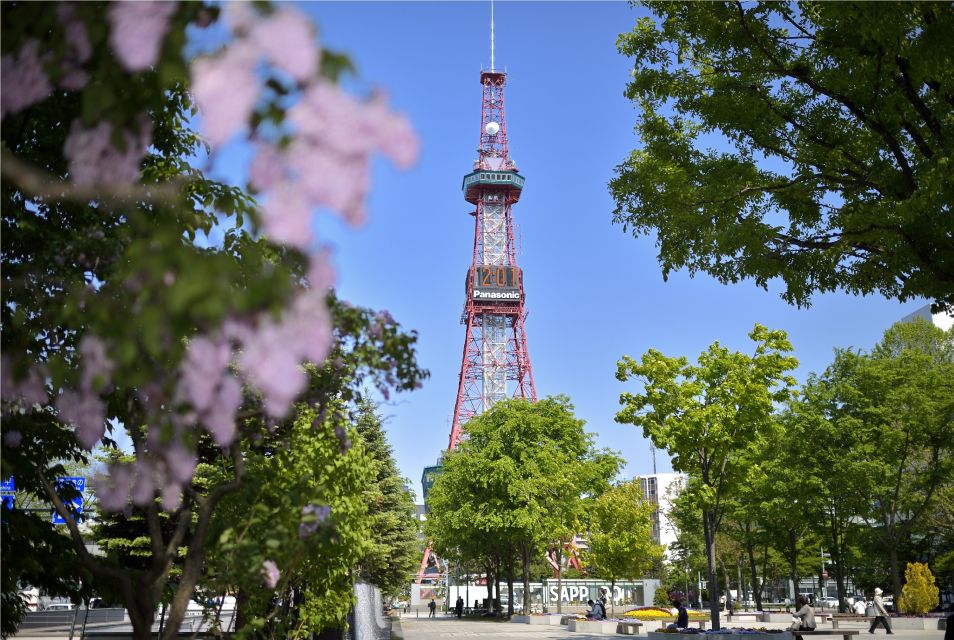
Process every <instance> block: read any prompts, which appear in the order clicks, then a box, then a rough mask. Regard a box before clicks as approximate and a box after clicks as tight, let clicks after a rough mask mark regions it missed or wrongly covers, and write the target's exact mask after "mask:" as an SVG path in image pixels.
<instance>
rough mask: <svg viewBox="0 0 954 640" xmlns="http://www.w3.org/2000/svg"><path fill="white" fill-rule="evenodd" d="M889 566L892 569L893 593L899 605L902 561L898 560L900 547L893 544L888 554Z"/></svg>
mask: <svg viewBox="0 0 954 640" xmlns="http://www.w3.org/2000/svg"><path fill="white" fill-rule="evenodd" d="M888 566H889V567H890V569H891V595H893V596H894V598H895V603H896V606H897V602H898V599H899V598H900V597H901V563H900V562H899V561H898V547H897V546H896V545H892V546H891V549H890V553H889V554H888Z"/></svg>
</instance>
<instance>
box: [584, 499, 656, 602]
mask: <svg viewBox="0 0 954 640" xmlns="http://www.w3.org/2000/svg"><path fill="white" fill-rule="evenodd" d="M654 509H655V507H654V506H653V504H652V503H650V502H648V501H646V500H644V499H643V494H642V491H641V490H640V488H639V482H638V481H633V482H625V483H623V484H620V485H617V486H615V487H613V488H611V489H610V490H609V491H607V492H606V493H604V494H603V495H601V496H600V497H598V498H597V499H596V500H595V501H594V503H593V506H592V508H591V509H590V517H589V525H590V531H589V534H590V535H589V538H590V540H589V544H590V550H589V552H588V554H587V558H588V561H589V563H590V565H591V566H592V567H593V568H594V569H596V570H597V571H598V572H599V574H600V576H602V577H603V578H609V581H610V600H611V605H610V606H611V610H612V614H613V615H614V616H615V615H616V597H615V596H616V581H617V580H627V579H628V580H635V579H637V578H640V577H642V575H643V574H644V573H645V572H647V571H649V569H651V568H652V566H653V563H654V562H655V561H656V560H657V559H658V558H660V557H661V556H662V552H663V548H662V547H661V546H660V545H658V544H656V543H654V542H653V536H652V531H653V525H652V517H653V510H654Z"/></svg>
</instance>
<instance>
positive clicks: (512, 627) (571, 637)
mask: <svg viewBox="0 0 954 640" xmlns="http://www.w3.org/2000/svg"><path fill="white" fill-rule="evenodd" d="M842 624H843V626H844V627H845V628H853V629H858V630H859V631H860V632H861V633H859V634H858V635H857V636H854V637H855V638H856V639H857V640H864V639H865V638H872V640H874V639H876V638H877V640H887V638H885V637H884V636H885V633H884V630H882V629H879V630H878V631H876V632H875V635H873V636H872V635H869V634H868V628H867V626H866V625H851V626H849V624H850V623H842ZM397 626H398V625H395V627H397ZM733 626H735V625H733ZM738 626H754V625H750V624H746V623H739V625H738ZM758 626H760V627H762V626H765V627H770V628H779V629H781V628H783V627H784V626H785V625H784V624H780V623H774V624H773V623H759V624H758ZM394 631H395V632H396V633H394V634H393V635H392V638H394V639H395V640H398V633H400V634H401V637H402V638H403V640H443V639H444V638H480V637H483V638H501V639H507V640H621V639H622V638H623V637H631V636H618V635H595V634H585V633H571V632H570V631H567V628H566V627H551V626H547V625H529V624H512V623H510V622H496V621H492V620H473V619H466V618H465V619H463V620H458V619H457V618H451V617H438V618H434V619H428V618H413V617H404V618H401V620H400V631H397V629H395V630H394ZM640 637H642V638H643V640H645V638H646V634H645V633H643V634H640V635H639V636H634V638H636V639H638V638H640ZM701 637H702V638H703V639H704V638H705V636H701ZM710 637H711V636H710ZM822 637H823V638H826V639H827V640H841V636H822ZM943 637H944V632H943V631H910V630H904V629H896V630H895V632H894V638H893V639H892V640H940V639H941V638H943Z"/></svg>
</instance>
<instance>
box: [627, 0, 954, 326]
mask: <svg viewBox="0 0 954 640" xmlns="http://www.w3.org/2000/svg"><path fill="white" fill-rule="evenodd" d="M646 5H647V6H648V7H649V9H650V11H652V13H653V14H654V15H655V17H656V20H655V21H654V20H653V19H652V18H643V19H640V20H639V21H638V23H637V25H636V27H635V28H634V29H633V30H632V31H631V32H629V33H624V34H622V35H620V37H619V40H618V47H619V51H620V52H621V53H622V54H623V55H626V56H629V57H631V58H633V59H634V60H635V66H634V69H633V71H632V76H633V78H632V81H631V82H630V83H629V85H628V86H627V88H626V95H627V96H628V97H629V98H630V99H631V100H633V101H634V102H635V103H636V104H637V106H638V108H639V110H640V112H641V115H640V118H639V121H638V123H637V127H636V130H637V132H638V134H639V136H640V138H641V147H640V148H639V149H637V150H635V151H633V152H632V153H631V155H630V156H629V158H627V159H626V160H625V161H624V162H623V163H622V164H620V165H619V166H618V167H617V176H616V177H615V178H614V179H613V180H612V181H611V182H610V191H611V192H612V195H613V198H614V199H615V201H616V209H615V213H614V220H615V221H616V222H617V223H620V224H622V225H623V227H624V229H628V230H631V231H632V233H633V234H634V235H644V234H650V233H652V234H656V237H657V246H658V247H659V254H658V260H659V262H660V264H661V266H662V269H663V276H664V277H666V276H667V275H668V274H669V273H670V272H671V271H672V270H674V269H681V268H688V269H689V271H690V273H694V272H697V271H703V272H706V273H708V274H710V275H712V276H713V277H715V278H717V279H719V280H720V281H721V282H723V283H729V282H737V281H738V280H740V279H742V278H752V279H754V281H755V282H756V283H757V284H758V285H760V286H762V287H767V286H768V283H769V281H770V280H772V279H775V278H780V279H781V280H782V281H783V282H784V283H785V289H784V292H783V294H782V295H783V297H784V298H785V299H786V300H787V301H789V302H790V303H794V304H798V305H807V304H809V302H810V299H811V295H812V294H813V293H814V292H816V291H832V290H845V291H850V292H855V293H863V294H864V293H871V292H875V291H879V292H881V293H882V294H883V295H885V296H887V297H891V298H896V299H898V300H907V299H910V298H916V297H920V296H923V297H926V298H929V299H932V300H934V302H935V304H936V305H937V306H939V307H947V308H951V307H952V306H954V239H952V238H954V218H952V216H951V209H952V203H954V184H952V182H951V180H950V179H949V177H950V173H951V169H950V163H951V162H952V151H954V117H952V114H954V77H952V76H951V71H950V70H951V68H952V67H954V48H952V47H951V46H950V41H949V38H948V37H947V34H949V33H951V32H952V31H954V9H952V7H951V5H950V4H947V3H935V2H913V3H883V2H881V3H878V2H876V3H864V4H857V3H832V2H801V3H797V4H795V3H772V2H769V3H750V4H746V3H742V2H733V3H730V2H717V3H669V2H648V3H646ZM714 139H716V140H718V141H719V142H720V143H721V144H722V145H723V146H724V147H728V148H727V149H725V150H720V149H716V148H713V147H714V146H715V145H713V140H714Z"/></svg>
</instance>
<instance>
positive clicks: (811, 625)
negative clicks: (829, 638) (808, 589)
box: [788, 595, 815, 640]
mask: <svg viewBox="0 0 954 640" xmlns="http://www.w3.org/2000/svg"><path fill="white" fill-rule="evenodd" d="M798 604H799V609H798V611H796V612H795V613H794V614H792V616H793V617H792V624H791V626H790V627H789V628H788V630H789V631H791V632H793V634H794V635H795V637H796V638H799V640H801V636H799V635H798V633H796V632H798V631H814V630H815V610H814V609H812V606H811V605H810V604H808V598H806V597H805V596H802V595H800V596H798Z"/></svg>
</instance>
